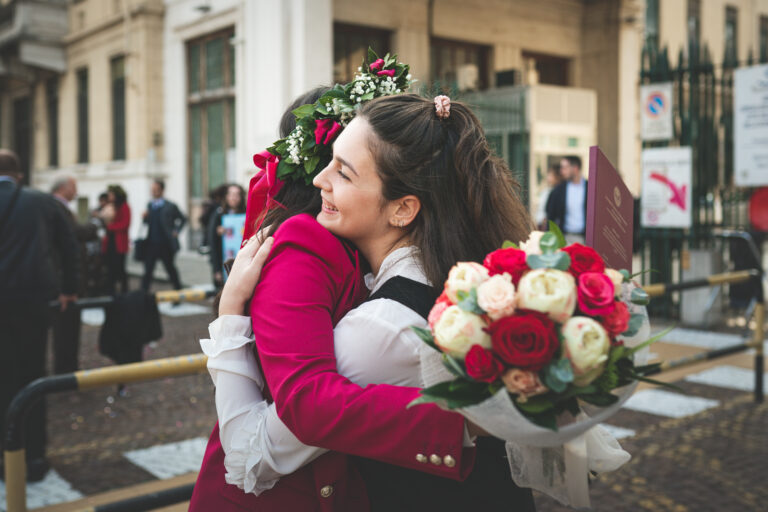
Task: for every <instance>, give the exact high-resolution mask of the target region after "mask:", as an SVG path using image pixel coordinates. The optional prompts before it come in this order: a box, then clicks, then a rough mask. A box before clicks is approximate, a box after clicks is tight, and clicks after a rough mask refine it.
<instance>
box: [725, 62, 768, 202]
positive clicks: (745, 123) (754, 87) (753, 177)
mask: <svg viewBox="0 0 768 512" xmlns="http://www.w3.org/2000/svg"><path fill="white" fill-rule="evenodd" d="M733 126H734V132H733V171H734V173H733V174H734V181H735V183H736V185H737V186H740V187H756V186H759V185H768V64H763V65H760V66H752V67H748V68H740V69H737V70H736V71H735V72H734V81H733Z"/></svg>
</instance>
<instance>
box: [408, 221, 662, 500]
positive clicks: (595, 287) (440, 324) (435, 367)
mask: <svg viewBox="0 0 768 512" xmlns="http://www.w3.org/2000/svg"><path fill="white" fill-rule="evenodd" d="M631 277H632V276H631V275H630V274H629V272H628V271H627V270H616V269H612V268H607V267H606V264H605V262H604V261H603V259H602V258H601V257H600V255H599V254H598V253H597V252H596V251H595V250H594V249H592V248H590V247H586V246H584V245H581V244H571V245H568V246H566V244H565V239H564V237H563V235H562V233H561V232H560V230H559V229H558V228H557V226H556V225H555V224H553V223H550V230H549V231H548V232H541V231H534V232H533V233H531V235H530V238H529V239H528V240H527V241H526V242H522V243H521V244H520V246H519V247H518V246H517V245H515V244H513V243H511V242H506V243H505V244H504V246H503V247H502V248H501V249H499V250H497V251H494V252H492V253H490V254H488V255H487V256H486V258H485V260H484V262H483V264H482V265H480V264H478V263H474V262H470V263H457V264H456V265H455V266H454V267H453V268H452V269H451V271H450V273H449V275H448V279H447V281H446V282H445V289H444V291H443V293H442V294H441V295H440V297H439V298H438V299H437V302H436V303H435V305H434V307H433V308H432V310H431V312H430V314H429V318H428V323H429V329H420V328H416V327H414V330H415V331H416V333H417V334H418V335H419V337H421V339H422V340H423V341H425V342H426V343H427V344H429V345H430V346H431V347H432V348H434V349H435V350H437V351H438V352H434V351H431V350H425V351H423V352H425V353H426V355H425V354H422V376H423V380H424V382H425V384H426V385H427V386H429V387H426V388H425V389H422V390H421V396H420V397H419V398H418V399H416V400H415V401H414V402H412V404H411V405H415V404H418V403H430V402H436V403H438V404H440V405H442V406H444V407H448V408H450V409H456V410H458V411H459V412H461V413H462V414H463V415H465V416H466V417H468V418H469V419H470V420H472V421H473V422H475V423H476V424H478V425H480V426H481V427H483V428H484V429H485V430H487V431H488V432H490V433H491V434H493V435H495V436H496V437H498V438H501V439H505V440H506V441H508V444H507V450H508V454H509V455H510V463H511V465H512V466H514V467H512V472H513V476H514V475H515V472H516V471H517V472H518V473H519V472H521V471H523V472H527V473H530V472H531V471H532V470H531V469H530V467H532V466H534V465H538V466H537V468H538V469H536V471H538V472H540V473H541V472H544V473H547V477H546V479H545V480H548V481H547V483H545V484H542V485H540V486H536V485H534V484H532V483H531V477H530V475H529V474H527V475H523V477H522V478H520V479H518V478H515V480H516V481H517V482H518V484H519V485H527V486H533V487H536V488H539V489H540V490H544V492H548V493H549V494H550V495H555V497H557V498H558V499H560V500H561V501H564V502H566V501H569V499H568V498H567V494H568V493H565V492H564V491H563V492H560V491H558V492H560V493H559V494H557V493H554V494H553V492H550V491H551V488H550V487H548V486H551V485H553V484H552V478H553V477H552V474H551V472H552V469H551V468H547V467H546V466H547V465H549V466H552V460H553V459H552V454H551V453H544V452H543V451H542V450H543V448H541V447H559V448H560V449H561V452H560V456H561V458H560V460H561V461H562V459H563V457H564V456H562V452H563V451H562V448H563V446H564V445H567V444H568V443H569V442H571V441H573V440H574V439H577V438H579V439H580V440H581V441H582V445H583V449H582V450H581V451H582V452H583V453H582V459H584V460H585V459H589V466H590V469H593V470H596V469H602V470H606V469H615V468H616V467H618V466H619V465H621V464H622V463H623V462H626V460H628V458H629V455H628V454H626V452H624V451H623V450H621V449H620V447H619V446H618V443H616V441H615V440H614V439H613V438H612V437H611V436H610V435H608V434H607V432H606V431H602V432H601V431H600V429H599V428H598V429H593V427H595V425H597V424H598V423H599V422H600V421H603V420H604V419H606V418H607V417H608V416H610V415H612V414H613V413H614V412H615V411H617V410H618V408H619V406H620V405H621V403H623V401H625V400H626V399H627V398H629V396H630V395H631V393H632V391H633V390H634V388H635V386H636V383H637V381H649V382H654V383H656V384H660V383H658V382H656V381H652V380H651V379H648V378H647V375H648V374H650V373H652V372H653V371H654V370H655V369H656V368H657V367H658V364H651V365H640V364H636V362H637V361H636V359H637V360H638V361H639V360H640V359H642V357H637V356H640V355H642V354H640V351H641V350H642V349H643V348H645V347H647V346H648V345H650V344H651V343H653V342H654V341H656V340H657V339H659V338H661V337H662V336H663V335H664V334H666V332H664V333H661V334H659V335H657V336H654V337H653V338H651V339H648V340H642V339H640V340H639V339H638V338H639V337H642V336H643V335H644V334H645V333H646V332H647V331H648V322H647V313H646V312H645V308H644V307H643V306H644V305H646V304H647V303H648V295H647V294H646V293H645V292H644V291H643V290H642V289H641V288H638V287H635V286H634V285H633V284H632V283H631ZM436 360H437V361H440V362H441V363H442V364H440V363H436V362H435V361H436ZM443 367H444V368H443ZM446 369H447V371H446ZM590 429H591V431H590ZM588 431H590V432H589V435H587V440H586V441H584V438H585V434H587V433H588ZM590 436H591V437H590ZM595 436H602V438H599V439H598V438H596V437H595ZM608 438H610V439H608ZM605 439H608V441H607V444H606V443H605V442H603V441H605ZM510 443H512V444H510ZM584 443H586V445H585V444H584ZM590 443H591V445H590ZM596 443H597V444H596ZM600 443H603V444H602V445H600ZM587 445H589V446H592V449H591V450H592V453H586V452H588V451H589V446H587ZM597 445H600V446H599V447H598V448H595V446H597ZM584 446H586V447H584ZM528 447H537V449H538V450H539V451H538V452H536V455H535V457H533V456H531V454H530V453H529V452H525V450H527V449H528ZM565 452H566V453H567V450H565ZM596 453H601V454H606V453H607V454H608V455H606V457H604V458H603V462H605V460H609V459H612V460H613V462H609V463H607V464H603V466H602V467H600V464H599V463H597V462H595V459H598V458H600V456H599V455H596ZM521 454H522V455H521ZM532 458H536V460H535V461H532ZM544 460H548V461H549V462H548V463H545V462H544ZM565 460H566V462H567V460H568V458H567V456H566V457H565ZM617 460H618V461H619V462H618V463H617V462H616V461H617ZM565 465H567V464H565V463H563V464H562V466H565ZM521 466H528V467H527V468H524V469H521ZM582 466H583V468H586V466H587V463H586V462H584V463H583V464H582ZM606 466H607V467H606ZM566 471H567V468H565V469H564V470H563V471H561V474H560V475H559V476H560V478H561V482H560V484H562V487H565V486H566V484H565V483H564V482H565V480H567V478H566V475H565V473H566ZM583 472H584V473H585V472H586V469H584V471H583ZM572 473H573V471H572ZM537 478H538V480H542V478H540V477H539V476H537ZM579 479H581V476H579V477H578V478H576V479H575V480H579ZM571 480H574V479H573V478H572V479H571ZM571 483H572V482H571ZM570 485H571V484H570V483H569V484H568V486H570ZM576 485H577V486H579V487H582V488H585V486H586V475H583V481H581V482H577V484H576ZM571 494H572V495H573V494H574V493H571ZM576 494H578V493H576ZM563 496H566V497H565V498H563ZM582 498H583V496H582ZM580 500H581V499H573V498H572V499H571V500H570V501H571V502H580ZM581 502H582V503H583V500H581Z"/></svg>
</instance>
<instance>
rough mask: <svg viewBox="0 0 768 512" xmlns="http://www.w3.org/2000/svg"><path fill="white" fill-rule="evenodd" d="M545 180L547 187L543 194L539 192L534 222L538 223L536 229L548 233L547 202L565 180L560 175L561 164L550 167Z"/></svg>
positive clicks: (545, 186)
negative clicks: (553, 191)
mask: <svg viewBox="0 0 768 512" xmlns="http://www.w3.org/2000/svg"><path fill="white" fill-rule="evenodd" d="M544 179H545V182H544V183H545V185H544V186H543V187H542V188H541V192H539V201H538V204H537V205H536V215H535V216H534V221H535V222H536V227H537V228H538V229H540V230H542V231H547V230H548V229H549V227H548V226H547V200H548V199H549V194H551V193H552V190H553V189H554V188H555V187H556V186H558V185H559V184H560V182H561V181H563V178H562V176H561V175H560V164H559V163H557V164H554V165H552V166H550V167H549V169H547V175H546V177H545V178H544Z"/></svg>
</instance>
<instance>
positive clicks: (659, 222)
mask: <svg viewBox="0 0 768 512" xmlns="http://www.w3.org/2000/svg"><path fill="white" fill-rule="evenodd" d="M692 156H693V153H692V151H691V148H690V147H682V148H652V149H644V150H643V192H642V195H641V196H640V205H641V206H640V225H642V226H643V227H646V228H690V227H691V223H692V215H691V164H692Z"/></svg>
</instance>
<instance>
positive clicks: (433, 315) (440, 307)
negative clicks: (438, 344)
mask: <svg viewBox="0 0 768 512" xmlns="http://www.w3.org/2000/svg"><path fill="white" fill-rule="evenodd" d="M450 305H451V303H450V302H449V301H445V302H439V301H438V302H435V305H434V306H432V309H431V310H430V311H429V317H428V318H427V323H428V324H429V328H430V329H434V328H435V324H436V323H437V322H438V321H439V320H440V317H441V316H443V312H445V310H446V309H448V306H450Z"/></svg>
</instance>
